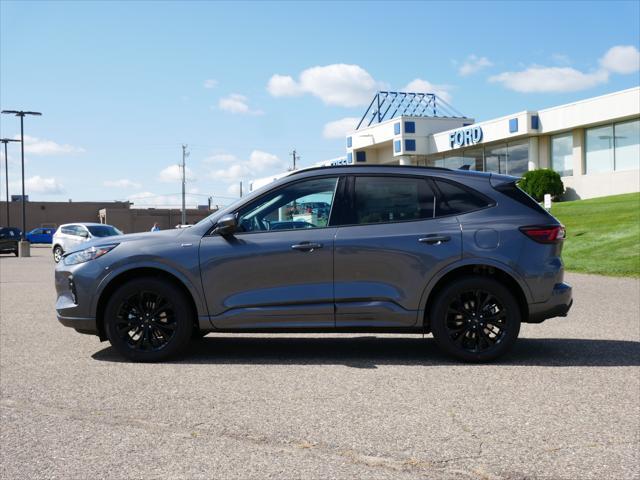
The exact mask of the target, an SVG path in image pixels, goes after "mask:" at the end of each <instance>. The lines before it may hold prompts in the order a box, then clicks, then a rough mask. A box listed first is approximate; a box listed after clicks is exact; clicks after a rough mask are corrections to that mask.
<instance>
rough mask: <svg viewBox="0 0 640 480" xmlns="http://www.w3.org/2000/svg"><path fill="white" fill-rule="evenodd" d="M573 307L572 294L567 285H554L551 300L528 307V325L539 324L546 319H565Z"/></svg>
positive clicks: (569, 286)
mask: <svg viewBox="0 0 640 480" xmlns="http://www.w3.org/2000/svg"><path fill="white" fill-rule="evenodd" d="M572 305H573V292H572V289H571V285H569V284H568V283H564V282H563V283H556V284H555V285H554V287H553V291H552V293H551V298H549V300H547V301H546V302H541V303H532V304H530V305H529V319H528V323H540V322H543V321H544V320H546V319H547V318H553V317H566V316H567V314H568V313H569V309H571V306H572Z"/></svg>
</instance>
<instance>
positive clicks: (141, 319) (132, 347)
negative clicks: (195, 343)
mask: <svg viewBox="0 0 640 480" xmlns="http://www.w3.org/2000/svg"><path fill="white" fill-rule="evenodd" d="M194 315H195V314H194V312H193V309H192V307H191V304H190V302H189V300H188V299H187V298H186V296H185V294H184V292H183V291H182V290H181V289H180V288H178V287H177V286H176V285H174V284H173V283H171V282H169V281H166V280H162V279H159V278H151V277H143V278H136V279H133V280H130V281H128V282H126V283H125V284H123V285H122V286H120V287H119V288H118V289H117V290H116V291H115V292H113V294H112V295H111V297H110V298H109V300H108V302H107V306H106V308H105V314H104V326H105V331H106V334H107V338H108V339H109V342H110V343H111V345H112V346H113V347H114V348H115V349H116V350H117V351H118V352H119V353H120V354H122V355H124V356H125V357H126V358H128V359H129V360H133V361H137V362H155V361H160V360H164V359H166V358H169V357H171V356H173V355H176V354H178V353H180V352H182V351H183V350H184V349H185V348H186V347H187V345H188V343H189V340H190V339H191V334H192V332H193V329H194Z"/></svg>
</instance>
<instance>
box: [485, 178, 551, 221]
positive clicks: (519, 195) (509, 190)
mask: <svg viewBox="0 0 640 480" xmlns="http://www.w3.org/2000/svg"><path fill="white" fill-rule="evenodd" d="M495 189H496V190H497V191H499V192H500V193H502V194H503V195H506V196H507V197H509V198H510V199H511V200H515V201H516V202H518V203H521V204H522V205H524V206H525V207H529V208H531V209H532V210H535V211H537V212H541V213H545V214H546V213H547V211H546V210H545V209H544V208H542V207H541V206H540V204H539V203H538V202H536V201H535V200H534V199H533V198H531V197H530V196H529V195H527V193H526V192H524V191H522V190H521V189H520V188H519V187H518V185H516V183H515V182H513V183H503V184H502V185H498V186H497V187H495Z"/></svg>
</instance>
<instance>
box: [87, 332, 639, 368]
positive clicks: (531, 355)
mask: <svg viewBox="0 0 640 480" xmlns="http://www.w3.org/2000/svg"><path fill="white" fill-rule="evenodd" d="M92 357H93V358H94V359H95V360H101V361H107V362H126V360H125V359H124V358H122V357H121V356H120V355H119V354H118V353H117V352H116V351H115V350H114V349H113V348H112V347H107V348H105V349H102V350H100V351H99V352H96V353H95V354H94V355H92ZM171 363H187V364H238V365H239V364H242V365H246V364H266V365H296V364H298V365H345V366H348V367H353V368H377V367H378V366H380V365H407V366H411V365H425V366H430V365H431V366H435V365H457V364H460V363H459V362H457V361H455V360H453V359H450V358H449V357H448V356H446V355H444V354H443V353H441V352H440V351H439V350H438V348H437V346H436V344H435V342H434V341H433V339H432V338H426V339H422V338H421V337H416V338H409V337H406V338H398V337H393V338H385V337H384V336H380V337H375V336H361V337H348V338H336V337H330V338H322V337H316V338H309V337H281V338H277V337H268V338H265V337H237V336H233V335H230V336H220V335H210V336H208V337H205V338H203V339H200V340H197V341H194V342H192V344H191V346H190V348H189V350H188V352H187V353H186V354H184V355H182V356H181V357H179V358H177V359H175V360H172V362H171ZM493 364H500V365H523V366H545V367H620V366H640V342H634V341H628V340H594V339H577V338H569V339H566V338H565V339H560V338H521V339H519V340H518V341H517V343H516V345H515V347H514V348H513V350H512V351H511V352H510V353H508V354H507V355H505V356H504V357H502V358H500V359H498V360H496V361H495V362H493Z"/></svg>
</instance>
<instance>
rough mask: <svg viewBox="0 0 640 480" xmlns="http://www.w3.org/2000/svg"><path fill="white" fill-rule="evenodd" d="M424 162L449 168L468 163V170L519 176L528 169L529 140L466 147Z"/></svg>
mask: <svg viewBox="0 0 640 480" xmlns="http://www.w3.org/2000/svg"><path fill="white" fill-rule="evenodd" d="M426 164H427V165H429V166H433V167H445V168H451V169H458V168H461V167H462V166H464V165H468V166H469V170H478V171H486V172H495V173H502V174H506V175H514V176H516V177H520V176H522V175H523V174H524V173H525V172H526V171H527V170H528V169H529V140H528V139H527V140H522V141H520V142H510V143H508V144H507V143H501V144H498V145H493V146H486V147H473V148H468V149H466V150H464V151H462V152H458V153H456V154H452V155H446V156H438V157H432V158H430V159H429V160H427V162H426Z"/></svg>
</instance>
